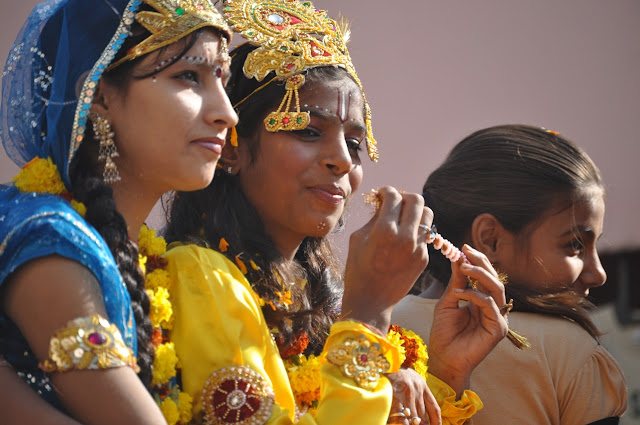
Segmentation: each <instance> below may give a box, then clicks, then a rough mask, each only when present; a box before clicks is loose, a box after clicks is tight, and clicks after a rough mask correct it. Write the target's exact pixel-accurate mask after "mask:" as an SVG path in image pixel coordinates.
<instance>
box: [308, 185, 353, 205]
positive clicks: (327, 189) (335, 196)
mask: <svg viewBox="0 0 640 425" xmlns="http://www.w3.org/2000/svg"><path fill="white" fill-rule="evenodd" d="M309 190H311V192H312V193H313V194H314V195H315V196H316V197H318V198H320V199H321V200H323V201H325V202H329V203H331V204H335V205H338V204H340V203H342V202H344V198H345V194H344V190H342V189H341V188H339V187H336V186H313V187H310V188H309Z"/></svg>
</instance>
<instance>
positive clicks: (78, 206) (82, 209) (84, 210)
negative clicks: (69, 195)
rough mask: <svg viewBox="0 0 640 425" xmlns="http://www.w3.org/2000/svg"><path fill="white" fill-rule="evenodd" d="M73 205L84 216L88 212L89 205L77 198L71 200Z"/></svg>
mask: <svg viewBox="0 0 640 425" xmlns="http://www.w3.org/2000/svg"><path fill="white" fill-rule="evenodd" d="M71 207H72V208H73V209H74V210H76V211H77V212H78V214H80V215H81V216H83V217H84V215H85V214H86V213H87V207H85V206H84V204H83V203H82V202H78V201H76V200H75V199H72V200H71Z"/></svg>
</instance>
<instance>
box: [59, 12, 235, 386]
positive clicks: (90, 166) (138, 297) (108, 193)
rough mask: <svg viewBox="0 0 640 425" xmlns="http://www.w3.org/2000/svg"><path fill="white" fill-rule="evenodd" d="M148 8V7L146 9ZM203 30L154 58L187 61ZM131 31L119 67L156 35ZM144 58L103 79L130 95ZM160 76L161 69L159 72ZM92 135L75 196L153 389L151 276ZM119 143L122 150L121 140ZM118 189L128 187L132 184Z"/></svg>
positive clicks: (77, 160)
mask: <svg viewBox="0 0 640 425" xmlns="http://www.w3.org/2000/svg"><path fill="white" fill-rule="evenodd" d="M144 7H145V8H148V6H146V5H145V6H144ZM203 31H204V29H201V30H199V31H196V32H194V33H191V34H189V35H188V36H185V37H184V38H182V39H181V40H179V41H177V42H176V43H175V44H173V45H170V46H168V47H165V48H163V49H159V50H157V51H156V52H152V53H151V54H155V55H157V56H160V55H161V54H162V53H163V52H164V51H165V50H166V49H168V48H171V49H176V51H177V52H178V54H177V55H176V56H174V57H173V58H172V59H171V60H170V61H165V62H164V64H163V69H164V68H166V67H167V66H170V65H171V64H172V63H174V62H175V61H177V60H178V59H179V58H180V57H182V56H183V55H184V54H185V53H186V52H187V51H188V50H189V49H190V48H191V47H192V46H193V45H194V43H195V42H196V40H197V39H198V37H199V36H200V34H201V33H202V32H203ZM131 32H132V35H131V36H130V37H129V38H127V40H126V41H125V43H124V44H123V46H122V48H121V49H120V51H119V52H118V55H116V58H115V59H114V62H115V61H117V60H118V59H119V58H121V57H123V56H124V55H125V54H126V52H127V51H128V50H129V49H130V48H131V47H132V46H135V45H137V44H138V43H140V42H141V41H142V40H144V39H145V38H147V37H148V36H149V35H150V34H149V32H148V31H147V30H146V29H144V28H143V27H142V26H141V25H140V24H138V23H137V22H136V23H134V25H133V26H132V29H131ZM221 36H222V35H221ZM143 58H144V56H143V57H139V58H137V59H135V60H132V61H129V62H125V63H123V64H121V65H119V66H118V67H116V68H115V69H113V70H111V71H109V72H106V73H105V74H104V75H103V76H102V80H103V81H104V82H105V83H108V84H110V85H112V86H115V87H117V88H119V89H120V90H122V92H123V93H126V90H127V88H128V84H129V82H130V81H131V79H142V78H148V77H150V76H151V75H152V74H153V73H151V74H149V73H146V72H144V71H143V72H142V73H139V72H136V71H137V65H138V64H139V63H140V61H141V60H142V59H143ZM158 71H159V70H158V69H156V70H155V71H154V72H158ZM138 74H139V75H138ZM86 134H87V136H88V137H87V138H86V139H85V142H84V143H83V144H82V145H81V146H80V149H79V150H78V152H77V153H76V156H75V157H74V160H73V165H72V167H71V171H70V177H71V186H72V187H71V191H72V192H73V194H74V197H75V198H76V199H77V200H78V201H80V202H82V203H84V205H85V206H86V208H87V212H86V214H85V219H86V220H87V221H88V222H89V223H91V225H93V226H94V227H95V228H96V230H97V231H98V232H99V233H100V234H101V235H102V237H103V238H104V240H105V242H106V243H107V245H108V246H109V249H110V250H111V253H112V254H113V257H114V259H115V260H116V264H117V265H118V270H119V271H120V274H121V275H122V279H123V280H124V283H125V285H126V287H127V290H128V292H129V295H130V297H131V305H132V309H133V315H134V318H135V321H136V336H137V340H138V357H137V363H138V366H139V367H140V372H139V373H138V376H139V378H140V380H141V381H142V383H143V384H144V385H145V386H146V387H147V389H150V388H151V378H152V375H151V368H152V366H153V359H154V349H153V345H152V344H151V333H152V325H151V321H150V319H149V307H150V303H149V297H148V296H147V293H146V292H145V276H144V275H143V273H142V270H141V269H140V267H139V264H138V247H137V245H136V244H135V243H133V242H132V241H131V240H130V239H129V235H128V233H127V223H126V222H125V219H124V217H123V216H122V214H120V212H119V211H118V210H117V206H116V203H115V200H114V199H113V190H112V188H111V187H110V186H109V185H107V184H106V183H104V182H103V181H102V176H101V175H100V173H99V172H98V169H99V165H98V163H97V157H98V142H97V141H96V140H95V137H94V134H93V131H92V129H91V123H89V124H88V125H87V131H86ZM115 142H116V145H117V143H118V141H117V139H116V141H115ZM116 184H126V182H122V183H116Z"/></svg>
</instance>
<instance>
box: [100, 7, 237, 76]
mask: <svg viewBox="0 0 640 425" xmlns="http://www.w3.org/2000/svg"><path fill="white" fill-rule="evenodd" d="M144 2H145V3H146V4H148V5H150V6H151V7H153V8H154V9H155V10H156V12H153V11H148V10H144V11H140V12H138V13H137V14H136V20H137V21H138V22H139V23H140V24H141V25H142V26H143V27H145V28H146V29H147V30H148V31H149V32H151V35H150V36H149V37H147V38H146V39H144V40H143V41H142V42H140V43H139V44H137V45H136V46H134V47H133V48H131V49H130V50H129V51H128V52H127V55H126V56H125V57H123V58H122V59H120V60H118V61H117V62H114V63H113V64H112V65H111V66H110V67H109V68H115V67H116V66H118V65H120V64H121V63H123V62H125V61H129V60H133V59H135V58H137V57H138V56H142V55H145V54H147V53H150V52H152V51H154V50H157V49H159V48H161V47H164V46H167V45H169V44H171V43H173V42H175V41H177V40H179V39H181V38H182V37H184V36H185V35H187V34H189V33H192V32H194V31H196V30H198V29H200V28H203V27H214V28H217V29H219V30H221V31H223V32H224V33H225V34H227V37H228V38H230V37H231V30H230V29H229V26H228V25H227V23H226V21H225V20H224V18H223V17H222V15H221V14H220V12H218V10H217V9H216V8H215V7H214V5H213V4H212V3H211V1H210V0H144ZM224 45H225V46H226V43H225V44H224ZM221 46H222V44H221Z"/></svg>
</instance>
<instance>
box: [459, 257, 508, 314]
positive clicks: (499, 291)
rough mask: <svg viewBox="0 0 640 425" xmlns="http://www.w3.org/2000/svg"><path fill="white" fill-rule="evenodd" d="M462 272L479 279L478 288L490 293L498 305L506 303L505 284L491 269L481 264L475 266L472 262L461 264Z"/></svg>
mask: <svg viewBox="0 0 640 425" xmlns="http://www.w3.org/2000/svg"><path fill="white" fill-rule="evenodd" d="M460 272H461V273H462V274H464V275H465V276H467V277H469V278H471V279H474V280H475V281H477V282H478V288H477V289H478V290H479V291H480V292H482V293H485V294H487V295H490V296H491V297H492V298H493V299H494V301H495V303H496V304H497V305H499V306H502V305H504V304H505V303H506V301H505V293H504V285H503V284H502V282H500V280H498V278H497V277H496V276H495V275H494V274H493V273H491V272H490V271H489V270H486V269H484V268H482V267H480V266H474V265H472V264H470V263H463V264H461V265H460Z"/></svg>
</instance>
